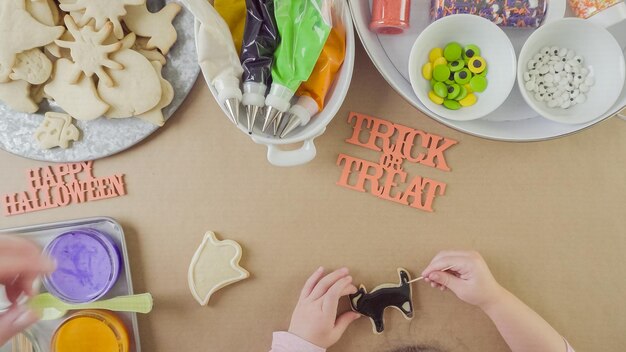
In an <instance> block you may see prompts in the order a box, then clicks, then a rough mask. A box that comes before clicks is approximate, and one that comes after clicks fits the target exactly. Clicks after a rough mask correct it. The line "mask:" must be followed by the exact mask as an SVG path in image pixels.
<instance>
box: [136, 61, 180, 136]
mask: <svg viewBox="0 0 626 352" xmlns="http://www.w3.org/2000/svg"><path fill="white" fill-rule="evenodd" d="M152 66H153V67H154V70H155V71H156V72H157V73H158V74H159V79H160V81H161V90H163V93H162V95H161V101H159V103H158V104H157V106H155V107H154V108H152V110H150V111H147V112H144V113H143V114H141V115H137V117H138V118H140V119H142V120H144V121H148V122H150V123H152V124H155V125H157V126H163V125H165V117H164V116H163V108H164V107H166V106H168V105H170V104H171V103H172V100H173V99H174V87H172V85H171V84H170V82H168V81H167V80H166V79H165V78H163V75H162V73H161V70H162V69H163V65H161V63H159V62H158V61H153V62H152Z"/></svg>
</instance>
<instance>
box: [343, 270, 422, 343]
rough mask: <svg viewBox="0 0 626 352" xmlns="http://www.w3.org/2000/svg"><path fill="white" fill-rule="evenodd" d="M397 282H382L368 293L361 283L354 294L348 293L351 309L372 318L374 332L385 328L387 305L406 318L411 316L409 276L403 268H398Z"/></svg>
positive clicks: (411, 303)
mask: <svg viewBox="0 0 626 352" xmlns="http://www.w3.org/2000/svg"><path fill="white" fill-rule="evenodd" d="M398 276H399V277H400V283H399V284H383V285H380V286H378V287H376V288H374V289H373V290H372V292H370V293H368V292H367V290H366V289H365V286H363V285H361V286H360V287H359V289H358V291H357V292H356V293H355V294H352V295H350V296H349V297H350V305H351V306H352V310H354V311H355V312H359V313H361V314H363V315H365V316H366V317H368V318H370V319H371V320H372V325H373V328H374V332H375V333H377V334H380V333H382V332H383V330H385V319H384V312H385V309H387V308H388V307H392V308H396V309H397V310H399V311H401V312H402V314H404V317H405V318H406V319H412V318H413V302H412V300H411V283H410V282H409V281H411V277H410V275H409V272H408V271H406V270H405V269H402V268H398Z"/></svg>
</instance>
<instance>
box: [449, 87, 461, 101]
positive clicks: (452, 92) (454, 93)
mask: <svg viewBox="0 0 626 352" xmlns="http://www.w3.org/2000/svg"><path fill="white" fill-rule="evenodd" d="M460 93H461V87H460V86H459V85H458V84H453V85H451V86H448V96H447V98H448V99H454V98H456V97H458V96H459V94H460Z"/></svg>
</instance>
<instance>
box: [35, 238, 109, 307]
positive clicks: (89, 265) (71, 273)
mask: <svg viewBox="0 0 626 352" xmlns="http://www.w3.org/2000/svg"><path fill="white" fill-rule="evenodd" d="M45 252H46V254H47V255H48V256H50V257H51V258H52V259H54V260H55V261H56V263H57V270H56V271H55V272H54V273H52V274H51V275H49V276H46V277H45V278H44V280H43V282H44V285H45V286H46V289H48V291H49V292H50V293H52V294H53V295H55V296H57V297H58V298H60V299H62V300H64V301H66V302H69V303H86V302H92V301H95V300H97V299H99V298H101V297H102V296H104V295H105V294H106V293H107V292H109V290H111V288H112V287H113V285H115V282H116V281H117V278H118V276H119V273H120V266H121V257H120V254H119V250H118V248H117V245H116V244H115V243H114V242H113V241H112V240H111V238H109V236H108V235H106V234H104V233H102V232H99V231H96V230H93V229H82V230H75V231H70V232H66V233H63V234H62V235H60V236H58V237H57V238H55V239H54V240H53V241H52V242H50V243H49V244H48V246H46V249H45Z"/></svg>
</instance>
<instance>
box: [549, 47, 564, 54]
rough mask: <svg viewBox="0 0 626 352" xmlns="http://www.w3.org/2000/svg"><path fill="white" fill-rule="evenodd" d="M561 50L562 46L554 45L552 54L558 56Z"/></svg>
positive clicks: (551, 49) (551, 50)
mask: <svg viewBox="0 0 626 352" xmlns="http://www.w3.org/2000/svg"><path fill="white" fill-rule="evenodd" d="M559 51H561V48H559V47H558V46H553V47H551V48H550V55H554V56H558V55H559Z"/></svg>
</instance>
